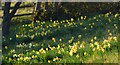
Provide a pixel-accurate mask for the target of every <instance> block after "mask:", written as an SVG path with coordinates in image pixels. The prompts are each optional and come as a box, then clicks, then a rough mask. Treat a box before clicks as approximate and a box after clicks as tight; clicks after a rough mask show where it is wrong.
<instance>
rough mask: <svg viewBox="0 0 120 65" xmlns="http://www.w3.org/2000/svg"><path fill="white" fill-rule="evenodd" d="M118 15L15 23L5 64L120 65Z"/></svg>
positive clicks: (4, 56)
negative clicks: (68, 64) (72, 64)
mask: <svg viewBox="0 0 120 65" xmlns="http://www.w3.org/2000/svg"><path fill="white" fill-rule="evenodd" d="M118 16H119V15H118V14H115V15H113V14H111V13H107V14H99V15H96V16H94V17H91V18H90V17H89V18H87V19H85V16H81V17H80V18H79V20H74V19H73V18H71V19H69V20H61V21H51V20H50V21H46V22H45V21H37V23H35V24H34V27H32V25H31V22H30V21H28V22H27V23H26V22H22V20H21V22H22V23H19V24H17V25H16V24H15V23H12V24H11V27H10V35H9V37H8V39H7V40H4V37H3V45H2V46H3V55H2V59H3V63H18V62H19V63H38V62H42V63H54V62H57V63H118V43H119V41H117V40H116V39H118V38H119V37H118V35H119V33H118V22H119V18H118ZM82 17H83V18H84V19H82ZM26 21H27V20H26ZM8 41H9V43H6V42H8ZM107 41H108V42H107ZM104 42H106V43H104ZM91 45H93V47H91ZM19 46H20V47H19ZM104 46H106V48H104ZM93 49H95V50H94V51H93ZM110 58H111V59H110Z"/></svg>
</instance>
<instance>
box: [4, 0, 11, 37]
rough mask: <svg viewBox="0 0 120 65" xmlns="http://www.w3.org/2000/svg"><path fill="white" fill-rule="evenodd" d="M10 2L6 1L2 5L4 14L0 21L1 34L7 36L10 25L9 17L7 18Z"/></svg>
mask: <svg viewBox="0 0 120 65" xmlns="http://www.w3.org/2000/svg"><path fill="white" fill-rule="evenodd" d="M10 4H11V2H6V3H5V6H4V15H3V23H2V35H3V36H5V37H6V36H8V34H9V26H10V18H9V11H10Z"/></svg>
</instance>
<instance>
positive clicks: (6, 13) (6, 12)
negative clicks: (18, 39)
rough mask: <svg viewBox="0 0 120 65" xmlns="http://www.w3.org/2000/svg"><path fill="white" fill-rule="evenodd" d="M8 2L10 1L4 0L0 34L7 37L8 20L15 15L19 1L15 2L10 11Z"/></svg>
mask: <svg viewBox="0 0 120 65" xmlns="http://www.w3.org/2000/svg"><path fill="white" fill-rule="evenodd" d="M10 4H11V2H5V6H4V15H3V23H2V35H3V36H5V37H7V36H8V35H9V28H10V20H11V18H12V17H13V16H14V15H15V13H16V11H17V9H18V8H19V6H20V4H21V2H17V3H16V4H15V7H14V8H13V10H12V12H11V13H10Z"/></svg>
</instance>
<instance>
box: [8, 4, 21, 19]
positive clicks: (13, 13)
mask: <svg viewBox="0 0 120 65" xmlns="http://www.w3.org/2000/svg"><path fill="white" fill-rule="evenodd" d="M20 4H21V2H17V3H16V4H15V6H14V8H13V10H12V12H11V13H10V18H12V17H13V16H14V15H15V13H16V11H17V9H18V8H19V6H20Z"/></svg>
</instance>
